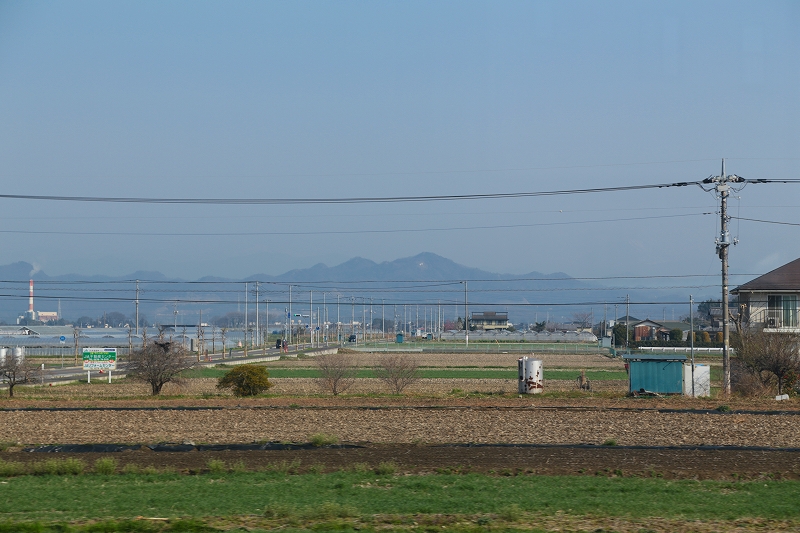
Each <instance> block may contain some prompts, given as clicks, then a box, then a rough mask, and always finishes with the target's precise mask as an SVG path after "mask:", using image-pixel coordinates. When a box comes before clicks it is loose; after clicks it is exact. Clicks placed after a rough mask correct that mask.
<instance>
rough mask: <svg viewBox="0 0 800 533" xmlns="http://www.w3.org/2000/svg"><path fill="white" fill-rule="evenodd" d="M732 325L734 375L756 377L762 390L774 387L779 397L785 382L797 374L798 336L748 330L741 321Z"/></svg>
mask: <svg viewBox="0 0 800 533" xmlns="http://www.w3.org/2000/svg"><path fill="white" fill-rule="evenodd" d="M740 316H741V314H740ZM734 324H735V325H736V335H734V336H732V339H731V341H732V342H731V344H732V345H733V348H734V349H735V350H736V359H737V363H738V364H737V367H738V368H737V370H738V372H739V373H744V374H750V375H751V376H755V377H757V378H758V379H759V381H760V382H761V383H762V385H763V386H764V387H765V388H771V387H772V386H777V389H778V394H783V388H784V385H785V382H786V380H787V379H791V377H792V376H795V377H796V376H797V374H798V373H800V336H798V335H796V334H792V333H766V332H765V331H763V330H754V329H750V328H748V327H746V326H743V325H742V322H741V320H735V321H734ZM746 381H747V380H746V379H744V380H743V382H746Z"/></svg>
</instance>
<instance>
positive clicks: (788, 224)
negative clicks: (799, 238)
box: [731, 217, 800, 226]
mask: <svg viewBox="0 0 800 533" xmlns="http://www.w3.org/2000/svg"><path fill="white" fill-rule="evenodd" d="M731 218H733V219H735V220H746V221H747V222H759V223H761V224H778V225H779V226H800V223H797V222H780V221H777V220H761V219H759V218H745V217H731Z"/></svg>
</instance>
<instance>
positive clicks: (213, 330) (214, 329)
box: [211, 324, 217, 353]
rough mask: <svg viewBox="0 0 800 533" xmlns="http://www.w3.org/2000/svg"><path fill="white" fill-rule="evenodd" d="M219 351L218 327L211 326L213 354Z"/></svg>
mask: <svg viewBox="0 0 800 533" xmlns="http://www.w3.org/2000/svg"><path fill="white" fill-rule="evenodd" d="M216 351H217V325H216V324H211V353H216Z"/></svg>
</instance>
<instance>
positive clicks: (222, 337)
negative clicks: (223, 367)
mask: <svg viewBox="0 0 800 533" xmlns="http://www.w3.org/2000/svg"><path fill="white" fill-rule="evenodd" d="M227 335H228V328H226V327H221V328H219V336H220V340H221V341H222V358H223V359H225V337H226V336H227Z"/></svg>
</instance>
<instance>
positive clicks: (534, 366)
mask: <svg viewBox="0 0 800 533" xmlns="http://www.w3.org/2000/svg"><path fill="white" fill-rule="evenodd" d="M517 368H518V376H519V381H518V386H517V390H518V391H519V393H520V394H539V393H540V392H542V390H544V386H543V385H544V373H543V372H542V360H541V359H533V358H532V357H528V356H525V357H520V358H519V359H518V360H517Z"/></svg>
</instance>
